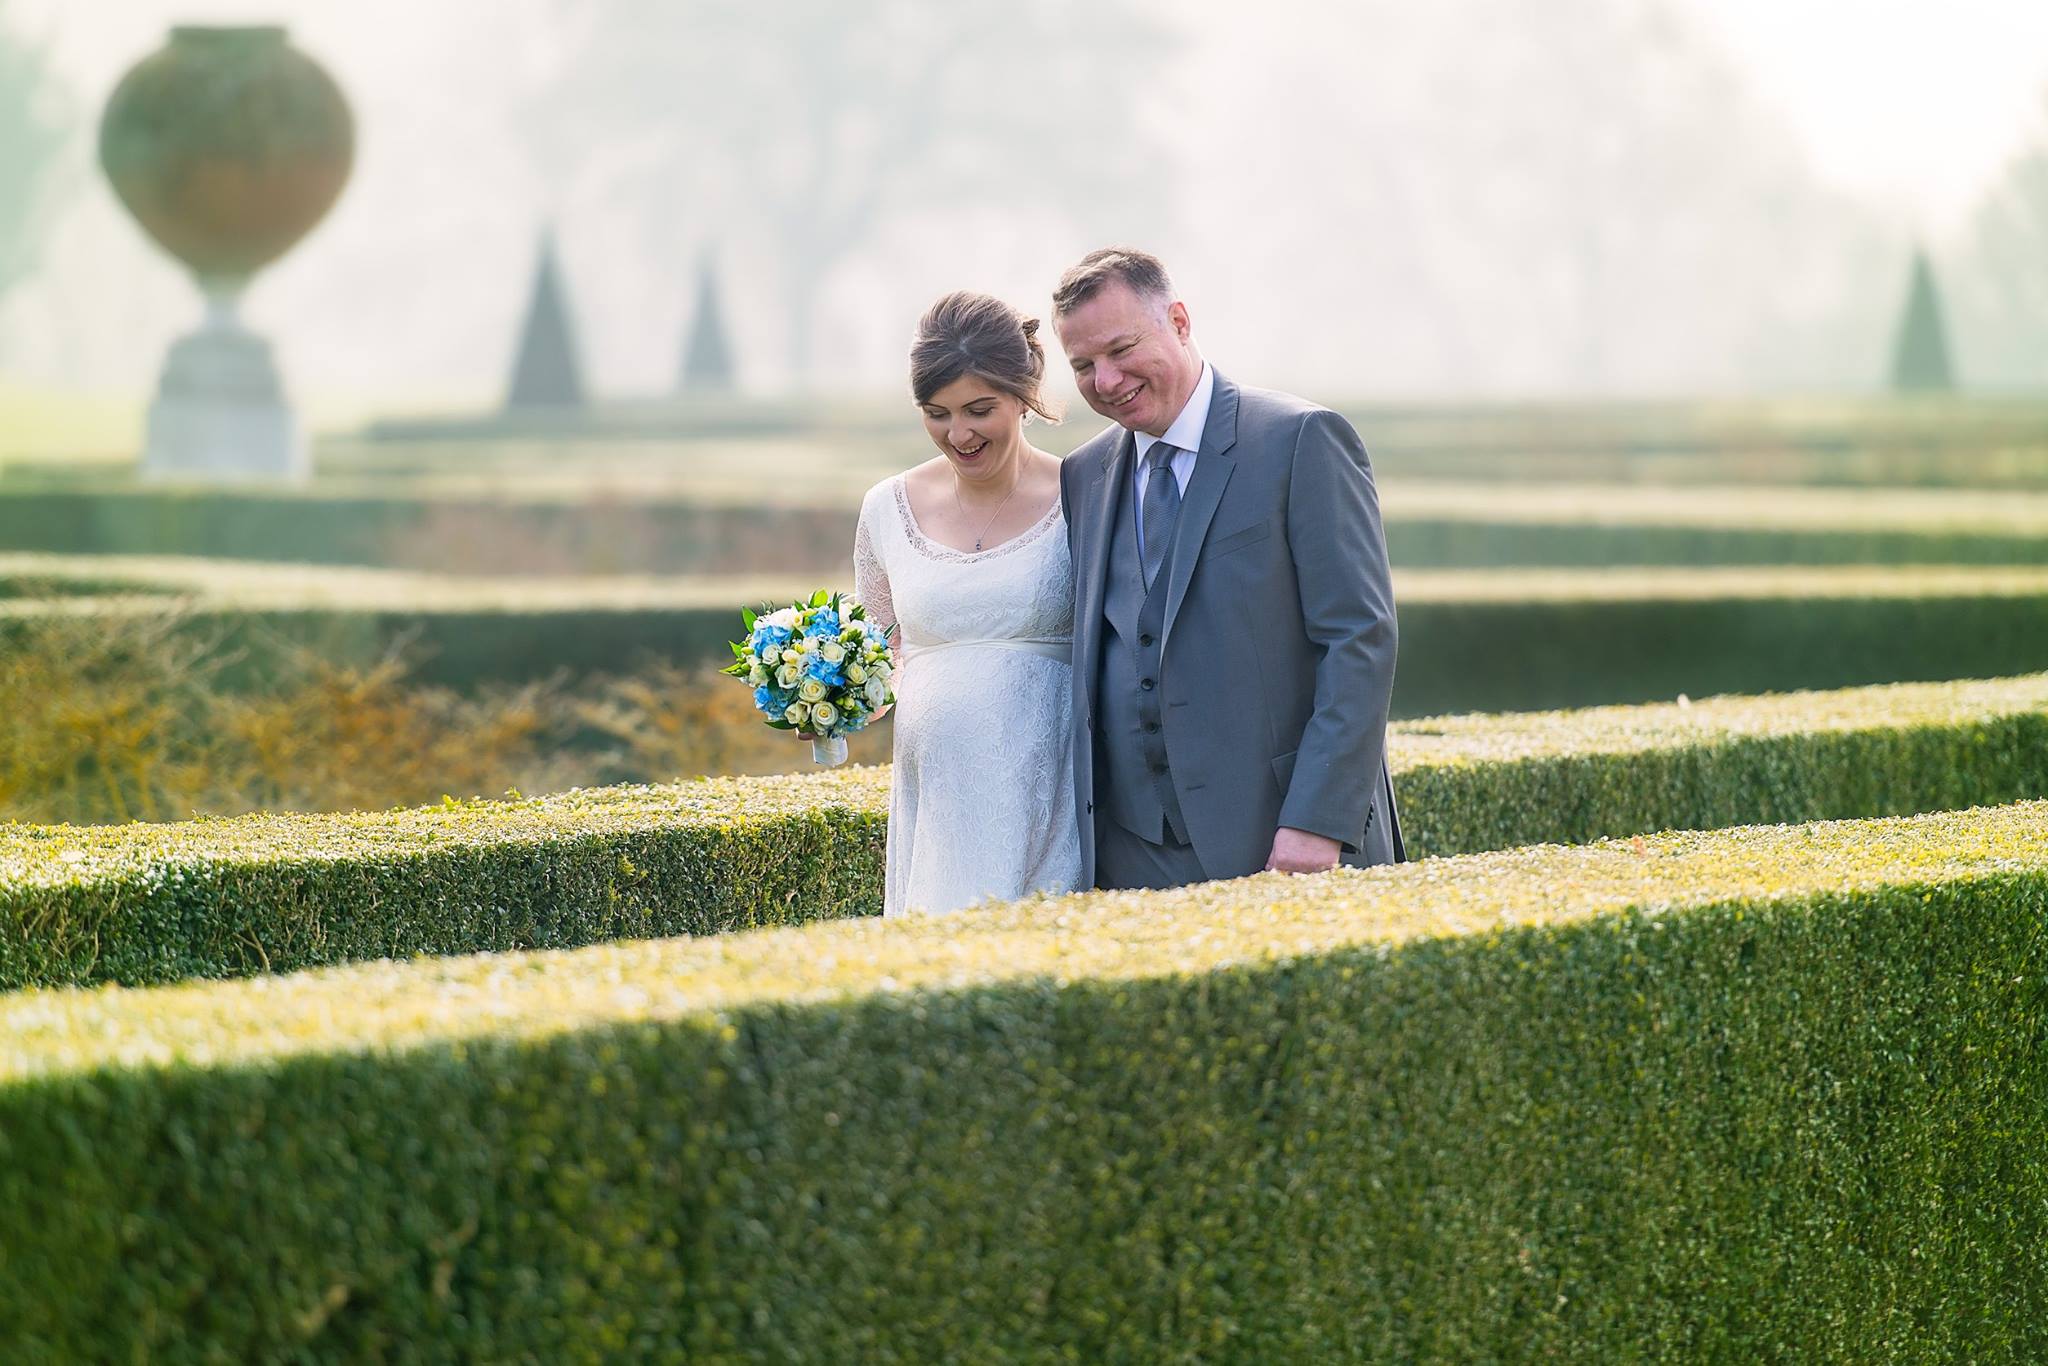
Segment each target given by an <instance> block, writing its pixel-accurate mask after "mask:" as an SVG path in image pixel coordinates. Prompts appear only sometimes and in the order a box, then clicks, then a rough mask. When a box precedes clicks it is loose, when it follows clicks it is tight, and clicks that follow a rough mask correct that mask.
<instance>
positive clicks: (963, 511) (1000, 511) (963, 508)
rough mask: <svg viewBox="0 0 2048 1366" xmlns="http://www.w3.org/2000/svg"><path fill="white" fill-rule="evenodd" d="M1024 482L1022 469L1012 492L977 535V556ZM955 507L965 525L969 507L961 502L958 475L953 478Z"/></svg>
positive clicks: (998, 504)
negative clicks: (984, 538)
mask: <svg viewBox="0 0 2048 1366" xmlns="http://www.w3.org/2000/svg"><path fill="white" fill-rule="evenodd" d="M1023 482H1024V471H1023V470H1021V469H1020V470H1018V471H1017V479H1016V482H1015V483H1012V484H1011V485H1010V491H1009V492H1008V493H1006V494H1004V495H1003V501H1002V502H1000V503H997V504H996V510H995V511H994V512H991V513H990V514H989V517H988V520H987V521H986V522H983V523H982V524H981V533H980V535H977V536H976V537H975V538H974V553H975V554H977V555H979V554H980V553H981V538H982V536H986V535H988V529H989V528H990V527H992V526H994V525H995V524H996V518H998V517H1000V516H1002V515H1003V509H1004V508H1006V507H1008V506H1009V505H1010V500H1011V499H1012V498H1015V497H1016V496H1017V487H1018V485H1019V484H1022V483H1023ZM953 506H954V507H956V508H958V509H960V520H961V522H963V523H965V522H966V520H967V505H966V504H965V503H963V502H961V501H960V479H959V476H957V475H956V476H954V478H953Z"/></svg>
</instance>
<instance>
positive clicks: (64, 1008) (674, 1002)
mask: <svg viewBox="0 0 2048 1366" xmlns="http://www.w3.org/2000/svg"><path fill="white" fill-rule="evenodd" d="M2013 875H2023V876H2027V877H2040V876H2048V802H2025V803H2019V804H2016V805H2013V806H2007V807H1999V808H1988V809H1980V810H1976V811H1968V812H1945V813H1941V814H1938V815H1931V816H1918V817H1910V818H1893V819H1885V820H1871V821H1842V822H1831V823H1822V824H1815V825H1806V826H1760V827H1750V828H1746V829H1740V830H1729V831H1716V832H1711V833H1697V832H1687V833H1676V834H1663V835H1654V836H1646V837H1638V838H1635V839H1632V840H1625V841H1624V840H1615V841H1605V842H1602V843H1600V844H1597V845H1590V846H1583V847H1577V848H1566V847H1558V846H1536V847H1527V848H1520V849H1514V850H1508V851H1504V852H1498V853H1490V854H1479V855H1472V856H1468V857H1464V858H1458V859H1442V860H1431V861H1426V862H1422V863H1411V864H1402V865H1393V866H1387V867H1379V868H1371V869H1363V870H1354V869H1340V870H1338V871H1336V872H1332V873H1328V874H1324V875H1321V876H1317V877H1305V878H1292V877H1287V876H1285V875H1281V874H1265V875H1261V876H1258V877H1254V878H1247V879H1243V880H1240V881H1236V882H1222V883H1206V884H1199V885H1196V886H1193V887H1187V888H1181V889H1177V890H1174V891H1169V892H1148V893H1131V892H1119V893H1110V892H1094V893H1085V894H1079V895H1075V896H1069V897H1061V898H1042V899H1037V900H1033V901H1027V902H1022V903H1018V904H1015V905H1009V906H996V907H990V908H986V909H983V910H978V911H969V912H964V913H961V914H958V915H952V916H938V917H909V918H900V919H890V920H881V919H874V918H864V919H860V920H850V921H839V922H832V923H828V924H817V925H808V926H803V927H798V928H785V929H774V930H764V931H761V932H758V933H754V934H745V935H729V936H719V937H713V938H701V939H661V940H641V941H634V942H629V943H616V944H607V945H601V946H598V947H594V948H587V949H580V950H574V951H551V952H541V953H523V954H492V955H476V956H471V957H466V958H440V959H424V960H417V961H413V962H402V963H401V962H379V963H371V964H358V965H350V966H345V967H338V968H329V969H321V970H318V971H315V972H310V973H305V974H301V975H297V976H289V977H259V978H254V979H248V980H241V981H232V982H211V983H187V984H181V985H175V986H168V987H153V988H148V989H143V990H131V989H125V988H119V987H103V988H97V989H86V988H65V989H59V990H31V991H24V992H16V993H12V994H10V995H7V996H0V1038H6V1039H7V1040H8V1041H9V1047H8V1048H7V1049H6V1050H5V1051H4V1052H0V1085H4V1084H11V1083H19V1082H21V1081H23V1080H26V1079H32V1078H37V1077H44V1076H51V1075H56V1074H61V1073H77V1072H86V1071H93V1070H98V1069H109V1068H114V1069H120V1068H134V1067H166V1066H196V1067H211V1066H219V1065H235V1064H260V1063H262V1062H264V1061H266V1060H270V1059H276V1058H281V1057H288V1056H294V1055H302V1054H314V1053H330V1052H355V1051H362V1050H401V1049H411V1048H416V1047H422V1046H427V1045H432V1044H446V1043H459V1042H460V1041H463V1040H468V1039H483V1038H487V1037H489V1038H506V1037H521V1038H533V1037H541V1036H547V1035H554V1034H560V1033H564V1032H568V1031H575V1030H589V1029H599V1028H604V1027H609V1026H617V1025H626V1024H634V1023H638V1022H644V1021H655V1020H668V1019H684V1018H696V1019H702V1020H703V1021H704V1022H705V1023H706V1025H707V1027H713V1028H728V1029H729V1028H730V1027H731V1026H730V1025H729V1024H721V1023H720V1017H722V1016H725V1015H727V1014H728V1013H730V1012H735V1011H739V1010H743V1009H747V1008H752V1007H766V1006H775V1005H788V1004H801V1003H808V1002H820V1001H833V1000H848V999H851V998H856V997H873V996H888V995H900V994H904V993H919V992H935V991H958V990H962V989H968V988H974V987H983V986H991V985H995V984H999V983H1003V982H1019V981H1024V980H1043V981H1051V982H1056V983H1068V982H1080V981H1090V982H1095V983H1102V982H1108V981H1118V980H1141V979H1150V978H1158V977H1163V976H1173V975H1192V974H1205V973H1213V972H1216V971H1219V970H1222V969H1226V968H1230V967H1232V966H1237V965H1256V964H1261V963H1272V962H1278V961H1286V960H1291V959H1297V958H1303V957H1310V956H1315V955H1320V954H1324V953H1328V952H1331V951H1333V950H1337V949H1341V948H1347V947H1368V946H1373V945H1382V946H1385V947H1387V948H1388V949H1391V948H1393V947H1395V946H1398V945H1401V944H1404V943H1409V942H1414V941H1419V940H1424V939H1430V938H1437V937H1444V936H1475V935H1477V936H1484V935H1490V934H1497V933H1500V932H1503V931H1507V930H1510V929H1516V928H1522V927H1538V928H1546V927H1561V926H1566V925H1569V924H1572V923H1574V922H1579V921H1583V920H1585V919H1587V918H1589V917H1593V916H1600V915H1605V914H1611V913H1619V912H1623V911H1634V912H1638V913H1641V914H1644V915H1648V916H1651V917H1656V916H1660V915H1664V914H1667V913H1671V912H1677V911H1683V910H1687V909H1695V908H1705V907H1710V906H1731V905H1733V906H1737V907H1741V908H1759V909H1760V908H1763V907H1765V906H1767V905H1769V904H1770V903H1772V902H1776V901H1781V900H1787V901H1796V900H1806V899H1811V898H1814V897H1817V896H1826V895H1841V894H1851V893H1859V892H1867V891H1873V890H1876V889H1878V888H1882V887H1893V888H1910V887H1920V886H1928V887H1933V886H1936V885H1938V884H1943V883H1952V882H1958V881H1963V880H1970V879H1978V878H1987V877H2009V876H2013Z"/></svg>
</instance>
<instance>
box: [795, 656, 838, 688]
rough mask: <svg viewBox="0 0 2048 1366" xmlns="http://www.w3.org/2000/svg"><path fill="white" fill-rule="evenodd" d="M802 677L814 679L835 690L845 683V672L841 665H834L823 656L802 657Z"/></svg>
mask: <svg viewBox="0 0 2048 1366" xmlns="http://www.w3.org/2000/svg"><path fill="white" fill-rule="evenodd" d="M804 677H806V678H815V679H817V680H818V681H819V682H820V683H823V684H824V685H825V686H827V687H829V688H836V687H838V686H839V685H840V684H841V683H844V682H845V681H846V670H845V667H844V666H843V665H842V664H834V663H831V662H830V661H828V660H827V659H826V658H825V656H823V655H818V654H811V655H805V656H804Z"/></svg>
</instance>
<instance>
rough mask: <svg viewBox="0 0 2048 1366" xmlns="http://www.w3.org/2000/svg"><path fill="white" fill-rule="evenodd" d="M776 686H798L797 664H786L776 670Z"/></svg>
mask: <svg viewBox="0 0 2048 1366" xmlns="http://www.w3.org/2000/svg"><path fill="white" fill-rule="evenodd" d="M775 686H776V687H778V688H794V687H795V686H796V665H794V664H785V665H783V666H782V667H781V668H779V669H777V670H776V671H775Z"/></svg>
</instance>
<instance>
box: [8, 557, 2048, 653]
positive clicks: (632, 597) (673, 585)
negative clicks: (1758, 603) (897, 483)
mask: <svg viewBox="0 0 2048 1366" xmlns="http://www.w3.org/2000/svg"><path fill="white" fill-rule="evenodd" d="M5 580H12V581H18V582H22V583H25V584H26V583H41V584H48V585H54V586H56V587H58V588H60V589H61V590H62V600H65V601H68V600H70V599H73V598H77V597H81V596H84V595H87V594H89V593H99V594H103V595H105V596H108V597H121V596H123V595H132V594H147V595H150V596H148V597H145V598H144V599H143V600H142V601H140V602H139V603H136V604H134V605H133V607H132V610H136V611H144V612H150V611H163V610H166V604H165V603H164V602H163V601H162V595H166V594H175V595H177V596H178V597H179V599H180V600H181V602H182V603H183V605H186V606H192V607H205V608H209V609H224V608H225V609H235V608H241V609H247V610H251V611H264V610H268V611H277V610H291V611H308V610H334V609H344V610H355V611H365V612H369V611H381V612H399V611H403V612H437V611H441V612H448V611H456V612H476V611H497V612H559V611H562V610H564V609H565V608H567V609H581V610H588V611H593V612H600V611H645V610H648V609H654V608H667V609H673V610H686V609H706V608H708V609H729V610H731V612H732V613H733V616H734V620H735V623H737V620H738V615H739V609H740V608H741V607H742V606H748V605H753V604H757V603H761V602H767V601H771V600H779V599H788V598H794V597H797V596H799V595H802V596H805V597H808V596H809V595H810V593H811V592H812V590H814V589H815V588H817V587H818V584H817V583H816V582H815V581H814V576H813V577H806V576H802V575H789V574H779V575H778V574H764V575H746V576H732V575H716V574H713V575H702V574H662V575H655V574H621V575H606V576H567V575H464V574H435V573H428V572H424V571H414V570H405V569H378V568H370V567H367V566H360V565H312V564H297V563H285V562H274V561H266V560H221V559H205V558H201V557H198V556H183V555H51V554H42V553H38V552H30V551H17V552H10V553H0V581H5ZM2043 581H2044V583H2048V574H2044V576H2043ZM21 596H24V597H26V594H23V595H21ZM29 606H30V604H28V603H24V604H23V609H22V610H24V611H26V610H28V609H29ZM734 632H735V634H737V633H738V626H737V624H735V626H734Z"/></svg>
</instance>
